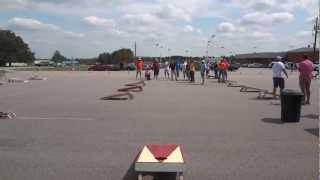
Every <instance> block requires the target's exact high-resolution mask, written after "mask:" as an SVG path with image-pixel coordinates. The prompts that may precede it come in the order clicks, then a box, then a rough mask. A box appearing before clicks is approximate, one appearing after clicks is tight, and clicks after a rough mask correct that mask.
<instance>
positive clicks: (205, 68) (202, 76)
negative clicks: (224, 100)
mask: <svg viewBox="0 0 320 180" xmlns="http://www.w3.org/2000/svg"><path fill="white" fill-rule="evenodd" d="M206 70H207V66H206V63H205V60H202V61H201V64H200V75H201V80H202V83H201V84H202V85H204V80H205V73H206Z"/></svg>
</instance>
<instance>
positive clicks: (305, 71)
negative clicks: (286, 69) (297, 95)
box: [298, 55, 314, 104]
mask: <svg viewBox="0 0 320 180" xmlns="http://www.w3.org/2000/svg"><path fill="white" fill-rule="evenodd" d="M302 58H303V60H302V61H301V62H300V63H299V69H298V70H299V72H300V75H299V85H300V89H301V91H302V93H303V94H304V97H307V100H306V101H305V102H304V103H305V104H310V94H311V93H310V85H311V80H312V72H313V69H314V67H313V62H312V61H310V60H309V58H308V56H307V55H303V56H302ZM304 100H305V99H304Z"/></svg>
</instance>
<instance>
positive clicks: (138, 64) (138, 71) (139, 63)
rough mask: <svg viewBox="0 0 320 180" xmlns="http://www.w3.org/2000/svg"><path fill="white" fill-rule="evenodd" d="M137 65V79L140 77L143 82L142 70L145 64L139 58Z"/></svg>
mask: <svg viewBox="0 0 320 180" xmlns="http://www.w3.org/2000/svg"><path fill="white" fill-rule="evenodd" d="M135 65H136V70H137V73H136V79H138V75H139V76H140V80H141V73H142V70H143V67H144V62H143V60H142V59H141V58H139V59H138V61H136V62H135Z"/></svg>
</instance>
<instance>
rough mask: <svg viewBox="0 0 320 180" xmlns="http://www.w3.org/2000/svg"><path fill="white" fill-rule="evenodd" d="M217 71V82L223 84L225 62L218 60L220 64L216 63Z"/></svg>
mask: <svg viewBox="0 0 320 180" xmlns="http://www.w3.org/2000/svg"><path fill="white" fill-rule="evenodd" d="M218 69H219V79H218V82H225V80H226V77H225V76H226V72H225V71H226V69H227V64H226V63H225V61H223V60H220V62H219V63H218Z"/></svg>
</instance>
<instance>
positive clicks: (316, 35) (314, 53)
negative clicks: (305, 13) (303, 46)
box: [313, 17, 319, 62]
mask: <svg viewBox="0 0 320 180" xmlns="http://www.w3.org/2000/svg"><path fill="white" fill-rule="evenodd" d="M318 21H319V17H317V18H316V22H315V25H314V27H313V30H314V43H313V61H314V62H315V61H316V52H317V38H318V31H319V24H318V23H319V22H318Z"/></svg>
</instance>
